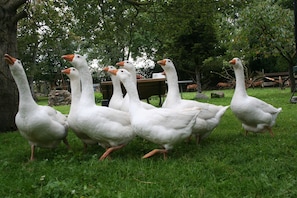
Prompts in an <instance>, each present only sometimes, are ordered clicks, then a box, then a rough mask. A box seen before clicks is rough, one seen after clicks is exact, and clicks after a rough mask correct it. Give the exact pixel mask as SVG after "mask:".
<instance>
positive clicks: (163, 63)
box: [157, 59, 166, 66]
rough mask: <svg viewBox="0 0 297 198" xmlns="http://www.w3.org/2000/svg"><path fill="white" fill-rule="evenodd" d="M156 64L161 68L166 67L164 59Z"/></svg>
mask: <svg viewBox="0 0 297 198" xmlns="http://www.w3.org/2000/svg"><path fill="white" fill-rule="evenodd" d="M157 63H158V64H159V65H161V66H165V65H166V60H165V59H163V60H159V61H158V62H157Z"/></svg>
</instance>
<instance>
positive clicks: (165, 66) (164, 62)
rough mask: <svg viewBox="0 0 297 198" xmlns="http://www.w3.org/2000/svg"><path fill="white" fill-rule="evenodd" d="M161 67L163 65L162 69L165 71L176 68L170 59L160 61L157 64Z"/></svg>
mask: <svg viewBox="0 0 297 198" xmlns="http://www.w3.org/2000/svg"><path fill="white" fill-rule="evenodd" d="M157 63H158V64H159V65H161V67H162V68H163V70H165V71H166V70H169V69H172V68H175V66H174V64H173V62H172V60H170V59H163V60H159V61H158V62H157Z"/></svg>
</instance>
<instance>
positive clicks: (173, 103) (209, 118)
mask: <svg viewBox="0 0 297 198" xmlns="http://www.w3.org/2000/svg"><path fill="white" fill-rule="evenodd" d="M157 63H158V64H159V65H161V67H162V68H163V70H164V71H165V74H166V79H167V85H168V92H167V97H166V99H165V101H164V103H163V105H162V108H174V109H188V108H193V107H197V108H199V109H200V113H199V115H198V116H197V118H196V124H195V126H194V127H193V131H192V134H193V135H195V136H196V142H197V143H198V142H199V141H201V140H202V139H204V138H206V137H208V136H209V135H210V134H211V132H212V131H213V130H214V128H215V127H217V126H218V124H219V123H220V120H221V117H222V116H223V115H224V113H225V111H226V110H227V109H228V107H229V106H217V105H213V104H208V103H201V102H198V101H194V100H185V99H182V98H181V96H180V93H179V86H178V76H177V72H176V69H175V66H174V64H173V62H172V61H171V60H170V59H163V60H160V61H158V62H157Z"/></svg>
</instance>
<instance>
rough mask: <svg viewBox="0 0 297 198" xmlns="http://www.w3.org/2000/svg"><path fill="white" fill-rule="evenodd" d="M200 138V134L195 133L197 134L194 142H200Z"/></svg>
mask: <svg viewBox="0 0 297 198" xmlns="http://www.w3.org/2000/svg"><path fill="white" fill-rule="evenodd" d="M200 140H201V139H200V135H198V134H197V135H196V144H197V145H198V144H199V143H200Z"/></svg>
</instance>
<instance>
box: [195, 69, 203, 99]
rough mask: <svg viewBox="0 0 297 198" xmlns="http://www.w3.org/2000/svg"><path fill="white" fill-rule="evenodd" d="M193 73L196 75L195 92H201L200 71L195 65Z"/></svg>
mask: <svg viewBox="0 0 297 198" xmlns="http://www.w3.org/2000/svg"><path fill="white" fill-rule="evenodd" d="M195 75H196V82H197V92H198V93H201V92H202V86H201V73H200V70H199V69H198V68H197V67H196V68H195Z"/></svg>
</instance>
